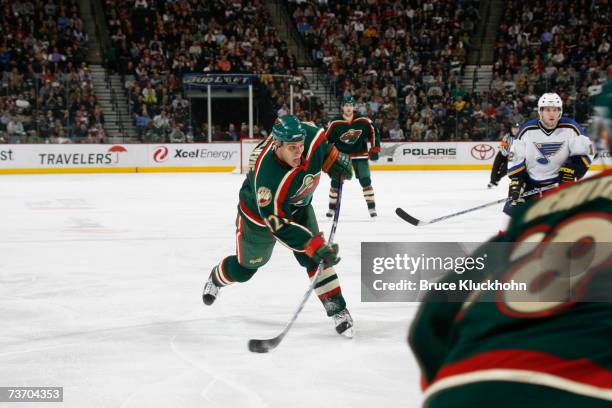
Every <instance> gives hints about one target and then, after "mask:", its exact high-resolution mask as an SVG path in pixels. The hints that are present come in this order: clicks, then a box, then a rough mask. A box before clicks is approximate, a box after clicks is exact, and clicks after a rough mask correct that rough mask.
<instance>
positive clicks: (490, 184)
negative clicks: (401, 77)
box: [487, 181, 497, 188]
mask: <svg viewBox="0 0 612 408" xmlns="http://www.w3.org/2000/svg"><path fill="white" fill-rule="evenodd" d="M493 187H497V183H496V182H495V181H492V182H490V183H489V184H487V188H493Z"/></svg>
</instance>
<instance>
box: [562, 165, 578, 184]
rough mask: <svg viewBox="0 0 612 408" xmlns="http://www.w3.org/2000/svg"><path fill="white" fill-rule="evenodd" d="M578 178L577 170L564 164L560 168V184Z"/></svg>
mask: <svg viewBox="0 0 612 408" xmlns="http://www.w3.org/2000/svg"><path fill="white" fill-rule="evenodd" d="M575 179H576V170H574V169H572V168H571V167H566V166H563V167H561V168H560V169H559V184H563V183H571V182H572V181H574V180H575Z"/></svg>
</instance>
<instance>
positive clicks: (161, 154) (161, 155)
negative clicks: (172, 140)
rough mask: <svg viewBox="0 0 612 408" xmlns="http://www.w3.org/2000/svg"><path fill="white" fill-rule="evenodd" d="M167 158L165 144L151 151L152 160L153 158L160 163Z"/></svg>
mask: <svg viewBox="0 0 612 408" xmlns="http://www.w3.org/2000/svg"><path fill="white" fill-rule="evenodd" d="M167 158H168V148H167V147H166V146H159V147H158V148H157V149H155V151H154V152H153V160H155V162H156V163H161V162H163V161H166V159H167Z"/></svg>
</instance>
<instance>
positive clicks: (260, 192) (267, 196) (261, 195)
mask: <svg viewBox="0 0 612 408" xmlns="http://www.w3.org/2000/svg"><path fill="white" fill-rule="evenodd" d="M271 202H272V191H270V189H269V188H268V187H259V188H258V189H257V205H259V206H260V207H265V206H267V205H268V204H270V203H271Z"/></svg>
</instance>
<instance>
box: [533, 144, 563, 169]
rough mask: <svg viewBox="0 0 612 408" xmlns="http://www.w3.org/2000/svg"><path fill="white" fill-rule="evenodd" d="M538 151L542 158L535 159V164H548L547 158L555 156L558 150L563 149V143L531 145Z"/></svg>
mask: <svg viewBox="0 0 612 408" xmlns="http://www.w3.org/2000/svg"><path fill="white" fill-rule="evenodd" d="M533 144H534V145H535V147H536V149H538V151H539V152H540V153H541V154H542V156H543V157H540V158H538V159H537V162H538V163H540V164H548V163H550V160H548V158H549V157H551V156H554V155H555V154H557V152H558V151H559V150H561V148H562V147H563V145H564V144H565V142H551V143H535V142H534V143H533Z"/></svg>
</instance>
